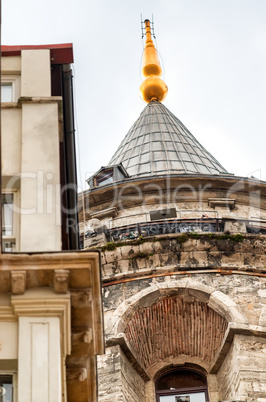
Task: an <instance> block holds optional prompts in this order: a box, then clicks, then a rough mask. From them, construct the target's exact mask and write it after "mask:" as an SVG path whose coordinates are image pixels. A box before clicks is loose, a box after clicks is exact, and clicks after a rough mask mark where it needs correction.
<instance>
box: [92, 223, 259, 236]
mask: <svg viewBox="0 0 266 402" xmlns="http://www.w3.org/2000/svg"><path fill="white" fill-rule="evenodd" d="M226 221H228V219H227V218H197V219H167V220H158V221H150V222H139V223H136V224H131V225H126V226H120V227H115V228H111V229H106V230H105V234H106V237H107V241H121V240H130V239H132V240H134V239H137V238H138V237H140V236H142V237H146V236H157V235H161V234H170V233H191V232H194V233H212V232H224V228H225V222H226ZM232 221H234V222H244V223H245V226H246V231H247V233H254V234H266V221H259V220H244V219H240V220H235V219H234V220H232ZM90 236H91V234H90V235H89V236H87V237H90Z"/></svg>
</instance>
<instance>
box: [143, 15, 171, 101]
mask: <svg viewBox="0 0 266 402" xmlns="http://www.w3.org/2000/svg"><path fill="white" fill-rule="evenodd" d="M144 23H145V34H146V43H145V48H144V51H143V60H142V70H141V73H142V75H143V77H144V78H145V80H144V81H143V83H142V84H141V86H140V93H141V97H142V98H143V100H145V102H147V103H149V102H150V101H152V100H158V101H159V102H161V101H163V100H164V98H165V97H166V95H167V92H168V88H167V85H166V83H165V82H164V81H163V80H162V79H161V78H160V77H161V76H162V69H161V65H160V61H159V56H158V53H157V50H156V49H155V47H154V44H153V41H152V38H151V26H150V21H149V20H145V21H144Z"/></svg>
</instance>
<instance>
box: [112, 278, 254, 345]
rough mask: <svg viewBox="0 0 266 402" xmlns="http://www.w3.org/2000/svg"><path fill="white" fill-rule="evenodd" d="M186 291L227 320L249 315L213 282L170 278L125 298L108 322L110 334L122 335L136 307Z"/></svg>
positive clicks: (239, 320) (242, 319)
mask: <svg viewBox="0 0 266 402" xmlns="http://www.w3.org/2000/svg"><path fill="white" fill-rule="evenodd" d="M178 294H186V295H187V296H188V297H192V298H193V299H196V300H199V301H203V302H205V303H207V304H208V306H209V307H210V308H211V309H212V310H214V311H215V312H217V313H218V314H219V315H221V316H222V317H224V318H225V319H226V320H227V322H234V324H235V325H236V326H237V325H241V324H246V323H247V319H246V318H245V317H244V316H243V315H242V314H241V313H240V311H239V309H238V307H237V305H236V303H235V302H234V301H233V300H232V299H231V298H230V297H229V296H227V295H226V294H224V293H222V292H220V291H217V290H216V289H215V288H213V287H211V286H207V285H204V284H201V283H199V282H196V281H194V280H193V279H191V278H185V279H181V280H171V282H164V283H154V284H152V285H150V286H149V287H147V288H145V289H142V290H141V291H139V292H137V293H135V294H134V295H133V296H131V297H130V298H129V299H126V300H124V301H123V302H122V303H121V304H120V305H119V306H118V307H117V309H116V310H115V311H114V312H113V314H112V319H111V320H109V321H108V322H106V324H107V326H106V334H107V336H111V337H115V338H119V337H121V335H122V334H123V333H124V332H125V328H126V325H127V323H128V320H129V319H130V317H131V316H132V314H133V313H134V311H135V310H137V309H138V308H140V307H145V306H147V307H148V306H150V305H152V304H154V303H156V302H157V301H158V300H160V299H161V298H163V297H167V296H169V297H170V296H175V295H178Z"/></svg>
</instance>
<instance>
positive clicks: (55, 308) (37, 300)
mask: <svg viewBox="0 0 266 402" xmlns="http://www.w3.org/2000/svg"><path fill="white" fill-rule="evenodd" d="M11 304H12V306H13V308H14V313H15V314H16V315H17V316H19V317H21V316H31V317H59V318H60V328H61V334H62V341H61V342H62V344H61V346H62V354H63V356H66V355H68V354H70V352H71V317H70V294H68V293H67V294H64V295H58V294H57V295H55V294H54V292H53V291H51V290H50V289H40V288H39V289H37V290H35V289H34V290H28V291H27V292H26V293H25V294H24V295H17V296H12V297H11Z"/></svg>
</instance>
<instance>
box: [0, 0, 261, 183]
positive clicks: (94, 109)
mask: <svg viewBox="0 0 266 402" xmlns="http://www.w3.org/2000/svg"><path fill="white" fill-rule="evenodd" d="M141 13H142V16H143V20H144V19H146V18H149V19H151V17H152V15H153V17H154V23H155V34H156V38H157V45H158V51H159V53H160V55H161V57H162V60H163V64H164V80H165V82H166V84H167V85H168V88H169V93H168V96H167V98H166V99H165V101H164V104H165V106H166V107H168V108H169V109H170V110H171V112H172V113H174V114H175V115H176V116H177V117H178V118H179V119H180V120H181V121H182V122H183V124H184V125H185V126H186V127H187V128H188V129H189V130H190V131H191V132H192V134H193V135H194V136H195V137H196V138H197V140H198V141H199V142H200V143H201V144H202V145H203V146H204V147H205V148H206V149H207V150H208V151H209V152H211V153H212V154H213V156H214V157H215V158H216V159H217V160H218V161H219V162H220V163H221V164H222V165H223V166H224V167H225V168H226V169H227V170H228V171H229V172H230V173H234V174H236V175H239V176H245V177H246V176H250V175H253V176H256V177H257V178H260V179H262V180H266V161H265V153H266V23H265V21H266V0H93V1H92V0H75V1H73V0H45V1H40V0H39V1H38V0H26V1H21V0H2V44H5V45H14V44H18V45H20V44H27V45H30V44H52V43H66V42H72V43H73V45H74V83H75V109H76V130H77V148H78V150H77V153H78V155H79V158H78V159H79V163H78V170H79V186H80V190H81V189H85V188H86V186H85V178H88V177H89V176H91V174H92V173H93V172H95V171H97V170H98V169H99V168H100V167H101V166H104V165H107V164H108V162H109V161H110V159H111V157H112V155H113V154H114V152H115V151H116V149H117V147H118V146H119V144H120V142H121V141H122V139H123V138H124V136H125V135H126V133H127V131H128V130H129V129H130V127H131V125H132V124H133V123H134V121H135V120H136V119H137V118H138V116H139V114H140V113H141V111H142V110H143V109H144V107H145V105H146V104H145V103H144V102H143V101H142V100H141V99H140V97H139V86H140V84H141V81H142V80H141V75H140V65H141V55H142V49H143V43H142V39H141V29H140V20H141V18H140V15H141Z"/></svg>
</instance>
